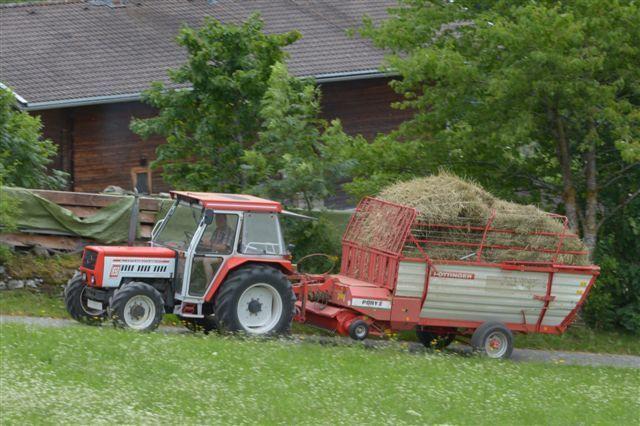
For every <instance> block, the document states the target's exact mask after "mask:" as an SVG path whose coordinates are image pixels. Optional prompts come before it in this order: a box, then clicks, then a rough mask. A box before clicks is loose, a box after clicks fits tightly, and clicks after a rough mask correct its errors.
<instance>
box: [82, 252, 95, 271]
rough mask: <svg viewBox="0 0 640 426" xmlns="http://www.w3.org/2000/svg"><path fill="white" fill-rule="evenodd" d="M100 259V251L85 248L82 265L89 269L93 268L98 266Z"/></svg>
mask: <svg viewBox="0 0 640 426" xmlns="http://www.w3.org/2000/svg"><path fill="white" fill-rule="evenodd" d="M97 260H98V253H97V252H95V251H93V250H85V251H84V256H83V257H82V266H83V267H85V268H87V269H93V268H95V266H96V261H97Z"/></svg>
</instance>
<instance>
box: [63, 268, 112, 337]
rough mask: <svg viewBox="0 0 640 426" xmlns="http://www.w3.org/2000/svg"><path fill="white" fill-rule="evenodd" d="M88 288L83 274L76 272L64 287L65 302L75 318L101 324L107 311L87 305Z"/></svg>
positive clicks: (88, 322)
mask: <svg viewBox="0 0 640 426" xmlns="http://www.w3.org/2000/svg"><path fill="white" fill-rule="evenodd" d="M86 288H87V285H86V284H85V282H84V280H83V279H82V275H81V274H80V272H76V273H75V275H74V276H73V278H71V279H70V280H69V281H68V282H67V285H66V286H65V288H64V304H65V306H66V308H67V312H69V315H71V318H73V319H74V320H76V321H79V322H83V323H87V324H99V323H100V322H101V321H102V320H103V319H104V317H105V314H106V312H105V310H104V309H93V308H90V307H89V306H88V305H87V297H86V295H85V289H86Z"/></svg>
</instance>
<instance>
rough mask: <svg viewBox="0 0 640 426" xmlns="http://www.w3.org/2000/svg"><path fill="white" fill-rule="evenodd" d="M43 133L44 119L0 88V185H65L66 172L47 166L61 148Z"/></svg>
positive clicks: (44, 186) (57, 186) (25, 186)
mask: <svg viewBox="0 0 640 426" xmlns="http://www.w3.org/2000/svg"><path fill="white" fill-rule="evenodd" d="M41 132H42V122H41V121H40V118H38V117H33V116H31V115H29V114H28V113H26V112H23V111H20V110H18V109H17V107H16V100H15V97H14V96H13V93H11V92H10V91H9V90H4V89H0V185H8V186H21V187H24V188H54V189H55V188H61V187H63V186H64V184H65V183H66V178H67V175H66V173H63V172H61V171H58V170H53V171H51V170H49V169H48V168H47V166H48V165H49V164H50V163H51V161H52V160H53V157H54V156H55V155H56V151H57V147H56V145H55V144H54V143H53V142H51V141H50V140H49V139H42V137H41V136H42V135H41ZM3 198H4V197H3ZM3 204H4V202H3ZM2 223H4V222H2Z"/></svg>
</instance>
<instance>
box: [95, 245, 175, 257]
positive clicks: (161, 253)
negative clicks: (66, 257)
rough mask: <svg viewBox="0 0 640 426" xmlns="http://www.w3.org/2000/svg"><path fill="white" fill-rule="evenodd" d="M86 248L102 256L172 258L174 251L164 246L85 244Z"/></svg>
mask: <svg viewBox="0 0 640 426" xmlns="http://www.w3.org/2000/svg"><path fill="white" fill-rule="evenodd" d="M87 250H91V251H93V252H95V253H97V254H98V255H103V256H120V257H161V258H167V257H169V258H174V257H176V252H175V251H173V250H171V249H168V248H164V247H145V246H143V247H119V246H87V247H85V254H86V252H87Z"/></svg>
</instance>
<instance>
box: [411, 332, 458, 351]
mask: <svg viewBox="0 0 640 426" xmlns="http://www.w3.org/2000/svg"><path fill="white" fill-rule="evenodd" d="M416 335H417V336H418V340H419V341H420V343H422V344H423V345H424V346H425V347H426V348H428V349H444V348H446V347H447V346H449V345H450V344H451V342H453V340H454V339H455V337H456V336H455V334H436V333H432V332H430V331H424V330H420V329H417V330H416Z"/></svg>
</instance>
